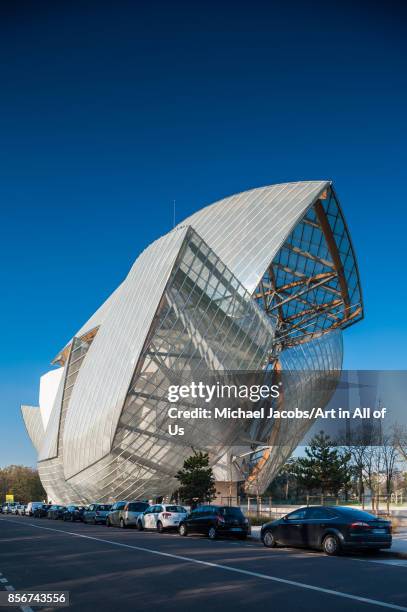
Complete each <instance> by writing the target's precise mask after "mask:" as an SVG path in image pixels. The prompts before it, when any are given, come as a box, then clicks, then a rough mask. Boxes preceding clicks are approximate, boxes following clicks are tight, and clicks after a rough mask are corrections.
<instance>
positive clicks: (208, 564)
mask: <svg viewBox="0 0 407 612" xmlns="http://www.w3.org/2000/svg"><path fill="white" fill-rule="evenodd" d="M2 520H4V519H2ZM13 522H14V523H15V522H17V521H13ZM25 524H26V525H29V526H30V527H34V529H43V530H44V531H53V532H54V533H65V534H66V535H71V536H74V537H77V538H83V539H84V540H93V541H94V542H102V543H103V544H111V545H112V546H119V547H120V548H128V549H130V550H138V551H141V552H144V553H150V554H152V555H158V556H160V557H166V558H169V559H177V560H179V561H186V562H187V563H195V564H196V565H203V566H205V567H211V568H215V569H222V570H224V571H227V572H233V573H236V574H243V575H244V576H250V577H252V578H260V579H261V580H268V581H270V582H277V583H280V584H287V585H289V586H294V587H297V588H300V589H305V590H309V591H317V592H319V593H325V594H327V595H333V596H335V597H342V598H344V599H351V600H353V601H359V602H361V603H367V604H370V605H373V606H379V607H381V608H389V609H391V610H400V611H401V612H407V608H406V607H404V606H398V605H397V604H392V603H387V602H385V601H381V600H379V599H370V598H369V597H362V596H360V595H351V594H350V593H344V592H343V591H335V590H334V589H326V588H324V587H318V586H315V585H312V584H307V583H305V582H297V581H296V580H288V579H287V578H279V577H278V576H270V575H269V574H261V573H259V572H251V571H250V570H245V569H240V568H237V567H232V566H230V565H223V564H221V563H212V562H211V561H202V560H200V559H194V558H193V557H184V556H183V555H176V554H173V553H166V552H163V551H160V550H154V549H153V548H146V547H144V546H135V545H133V544H124V543H123V542H114V541H112V540H104V539H103V538H96V537H94V536H87V535H83V534H81V533H75V532H74V531H65V530H64V529H53V528H52V527H41V526H40V525H36V524H35V523H25Z"/></svg>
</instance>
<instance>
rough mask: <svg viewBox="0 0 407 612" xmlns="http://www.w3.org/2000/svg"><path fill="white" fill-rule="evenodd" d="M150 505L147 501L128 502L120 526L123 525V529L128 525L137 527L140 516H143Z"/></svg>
mask: <svg viewBox="0 0 407 612" xmlns="http://www.w3.org/2000/svg"><path fill="white" fill-rule="evenodd" d="M148 507H149V504H148V503H147V502H139V501H134V502H127V504H126V505H125V506H124V508H123V510H122V513H121V516H120V520H119V524H120V527H122V529H125V528H126V527H136V525H137V521H138V518H139V516H141V514H143V512H144V511H145V510H147V508H148Z"/></svg>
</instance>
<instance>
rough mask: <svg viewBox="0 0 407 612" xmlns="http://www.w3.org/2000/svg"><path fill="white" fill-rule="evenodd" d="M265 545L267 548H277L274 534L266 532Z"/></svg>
mask: <svg viewBox="0 0 407 612" xmlns="http://www.w3.org/2000/svg"><path fill="white" fill-rule="evenodd" d="M263 544H264V546H267V548H274V547H275V546H277V544H276V540H275V538H274V536H273V533H272V532H271V531H270V530H268V531H266V533H265V534H264V536H263Z"/></svg>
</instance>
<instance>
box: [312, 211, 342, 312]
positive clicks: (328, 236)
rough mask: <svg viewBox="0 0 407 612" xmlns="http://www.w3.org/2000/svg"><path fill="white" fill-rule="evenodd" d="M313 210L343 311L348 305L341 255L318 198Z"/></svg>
mask: <svg viewBox="0 0 407 612" xmlns="http://www.w3.org/2000/svg"><path fill="white" fill-rule="evenodd" d="M314 210H315V214H316V215H317V219H318V221H319V223H320V224H321V228H322V232H323V234H324V236H325V240H326V243H327V245H328V249H329V252H330V254H331V257H332V261H333V264H334V266H335V270H336V272H337V274H338V281H339V286H340V288H341V293H342V298H343V302H344V304H345V311H346V310H347V309H348V308H349V306H350V300H349V292H348V283H347V282H346V278H345V273H344V270H343V265H342V260H341V256H340V253H339V250H338V245H337V244H336V240H335V236H334V234H333V231H332V228H331V225H330V223H329V221H328V218H327V216H326V213H325V210H324V207H323V206H322V204H321V202H320V200H318V201H317V202H315V204H314Z"/></svg>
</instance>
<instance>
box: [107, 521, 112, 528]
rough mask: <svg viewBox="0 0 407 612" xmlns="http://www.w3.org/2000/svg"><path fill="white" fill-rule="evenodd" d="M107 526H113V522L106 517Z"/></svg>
mask: <svg viewBox="0 0 407 612" xmlns="http://www.w3.org/2000/svg"><path fill="white" fill-rule="evenodd" d="M106 526H107V527H111V526H112V525H111V523H110V519H106Z"/></svg>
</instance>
